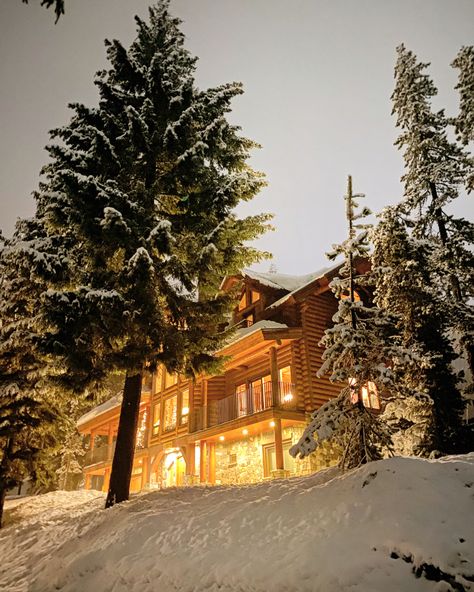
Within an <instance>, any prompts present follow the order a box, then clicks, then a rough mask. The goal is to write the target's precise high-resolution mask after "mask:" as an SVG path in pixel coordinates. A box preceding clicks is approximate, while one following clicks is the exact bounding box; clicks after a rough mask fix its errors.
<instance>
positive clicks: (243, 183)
mask: <svg viewBox="0 0 474 592" xmlns="http://www.w3.org/2000/svg"><path fill="white" fill-rule="evenodd" d="M168 5H169V2H168V0H161V1H159V2H158V3H157V4H156V6H154V7H152V8H151V9H150V13H149V22H144V21H142V20H140V19H137V25H138V33H137V38H136V40H135V41H134V42H133V43H132V45H131V47H130V48H129V50H126V49H125V48H124V47H123V46H122V45H121V44H120V43H119V42H118V41H113V42H107V48H108V49H107V55H108V59H109V62H110V68H109V69H108V70H104V71H103V72H100V73H99V74H98V76H97V79H96V84H97V86H98V88H99V95H100V100H99V106H98V107H97V108H88V107H85V106H83V105H73V109H74V111H75V115H74V116H73V118H72V120H71V122H70V123H69V124H68V125H67V126H65V127H63V128H61V129H58V130H55V131H54V132H53V134H52V135H53V138H54V139H56V140H58V141H57V142H55V143H54V144H53V145H51V146H49V147H48V150H49V153H50V156H51V158H52V161H51V163H50V164H49V165H47V166H46V167H45V168H44V173H45V175H46V180H45V182H43V183H42V185H41V187H40V192H39V194H38V196H37V201H38V211H39V212H41V214H42V216H43V217H44V220H45V223H46V226H47V228H48V232H49V234H50V236H52V237H55V238H57V239H58V240H63V241H64V242H65V244H67V245H70V247H69V253H70V255H69V257H70V265H69V267H70V270H71V273H70V277H69V278H68V281H67V282H58V283H57V284H55V285H53V286H52V287H51V289H49V290H48V291H47V292H46V293H45V294H44V295H43V303H44V312H45V315H46V324H49V325H50V326H51V327H52V328H53V329H52V330H51V331H50V334H49V340H46V342H47V344H48V343H49V345H50V350H51V351H53V352H55V353H57V354H59V355H60V356H62V358H63V359H64V360H65V361H66V362H67V365H68V367H69V368H70V369H71V374H72V375H75V374H76V373H78V374H79V375H83V376H84V380H85V384H86V383H87V380H86V378H88V379H89V380H95V379H97V378H100V377H101V376H103V375H104V374H105V373H107V372H108V371H110V370H122V371H125V372H126V373H127V377H126V380H125V387H124V397H123V404H122V410H121V417H120V424H119V431H118V437H117V443H116V451H115V456H114V460H113V467H112V476H111V481H110V487H109V492H108V496H107V506H110V505H112V504H113V503H115V502H119V501H122V500H125V499H127V498H128V493H129V482H130V475H131V470H132V463H133V452H134V442H135V434H136V429H137V421H138V410H139V399H140V390H141V376H142V373H143V371H144V370H145V368H146V369H148V370H150V369H151V370H153V368H154V367H155V366H156V364H158V363H160V362H161V363H164V364H165V365H166V367H167V368H168V370H169V371H171V372H175V371H179V372H182V373H187V374H194V373H195V372H197V371H199V370H204V369H211V368H212V367H213V366H214V365H215V364H216V363H217V360H216V358H215V357H214V355H213V352H214V351H215V350H216V349H218V347H219V345H220V344H221V343H223V341H224V340H225V339H226V338H227V335H226V333H225V332H223V331H222V330H221V325H222V321H223V319H224V314H225V313H226V312H227V311H228V310H229V307H230V306H231V302H230V298H229V296H228V295H224V294H218V286H219V282H220V280H221V279H222V277H223V276H225V275H226V274H227V273H232V272H236V271H237V270H238V269H240V268H241V266H242V265H244V264H245V265H248V264H249V263H251V262H252V261H255V260H258V259H259V258H260V257H261V256H262V254H261V253H259V252H258V251H257V250H255V249H253V248H250V247H248V246H247V245H246V241H248V240H249V239H253V238H255V237H257V236H259V235H260V234H261V233H262V232H263V231H264V230H265V229H266V226H267V225H266V222H267V220H268V219H269V217H268V216H265V215H261V216H253V217H248V218H245V219H238V218H237V217H236V215H235V213H234V210H235V206H236V205H237V204H238V203H239V202H240V201H242V200H250V199H252V198H253V197H254V196H255V195H256V194H257V193H258V191H259V190H260V188H261V187H262V185H263V184H264V180H263V177H262V175H261V174H259V173H256V172H255V171H253V170H252V169H251V168H250V167H249V165H248V164H247V162H246V161H247V159H248V157H249V151H250V150H251V149H252V148H254V147H255V146H256V145H255V143H254V142H252V141H250V140H248V139H246V138H243V137H242V136H240V134H239V128H237V127H236V126H234V125H231V124H230V123H229V122H228V121H227V117H226V115H227V113H228V112H229V110H230V101H231V100H232V99H233V98H234V97H235V96H237V95H239V94H240V93H241V92H242V88H241V85H240V84H237V83H232V84H225V85H222V86H219V87H217V88H211V89H208V90H206V91H200V90H198V89H197V88H196V86H195V82H194V77H193V75H194V70H195V63H196V59H195V58H194V57H192V56H191V55H190V54H189V52H188V51H187V50H186V49H185V47H184V36H183V34H182V32H181V31H180V29H179V25H180V21H179V19H176V18H173V17H172V16H170V14H169V12H168Z"/></svg>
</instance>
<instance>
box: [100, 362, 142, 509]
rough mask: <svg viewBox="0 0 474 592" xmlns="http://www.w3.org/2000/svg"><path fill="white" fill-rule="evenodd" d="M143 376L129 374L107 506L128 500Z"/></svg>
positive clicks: (124, 389)
mask: <svg viewBox="0 0 474 592" xmlns="http://www.w3.org/2000/svg"><path fill="white" fill-rule="evenodd" d="M141 390H142V375H141V374H134V375H130V374H129V373H127V377H126V378H125V385H124V388H123V400H122V407H121V409H120V420H119V427H118V433H117V441H116V443H115V453H114V459H113V461H112V472H111V474H110V483H109V490H108V492H107V499H106V501H105V507H106V508H110V507H111V506H113V505H114V504H118V503H120V502H123V501H126V500H128V496H129V493H130V480H131V478H132V469H133V456H134V454H135V440H136V436H137V428H138V416H139V413H140V395H141Z"/></svg>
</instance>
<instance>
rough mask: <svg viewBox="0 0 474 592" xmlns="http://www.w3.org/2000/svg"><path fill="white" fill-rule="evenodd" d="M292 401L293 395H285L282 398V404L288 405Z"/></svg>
mask: <svg viewBox="0 0 474 592" xmlns="http://www.w3.org/2000/svg"><path fill="white" fill-rule="evenodd" d="M292 400H293V395H292V394H291V393H287V394H286V395H285V396H284V397H283V402H284V403H289V402H290V401H292Z"/></svg>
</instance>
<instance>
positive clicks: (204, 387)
mask: <svg viewBox="0 0 474 592" xmlns="http://www.w3.org/2000/svg"><path fill="white" fill-rule="evenodd" d="M201 388H202V413H203V416H202V429H203V430H205V429H206V428H207V379H206V378H203V381H202V387H201Z"/></svg>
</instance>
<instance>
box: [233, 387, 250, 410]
mask: <svg viewBox="0 0 474 592" xmlns="http://www.w3.org/2000/svg"><path fill="white" fill-rule="evenodd" d="M235 396H236V399H237V415H238V417H241V416H242V415H248V405H247V385H246V384H245V383H243V384H239V385H237V386H236V387H235Z"/></svg>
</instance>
